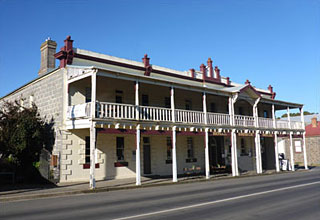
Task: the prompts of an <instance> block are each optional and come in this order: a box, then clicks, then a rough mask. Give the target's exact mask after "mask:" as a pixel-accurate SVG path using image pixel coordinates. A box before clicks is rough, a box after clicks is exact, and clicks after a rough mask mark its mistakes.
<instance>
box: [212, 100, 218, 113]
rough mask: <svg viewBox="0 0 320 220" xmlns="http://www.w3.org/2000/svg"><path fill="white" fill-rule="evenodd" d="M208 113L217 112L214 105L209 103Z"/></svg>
mask: <svg viewBox="0 0 320 220" xmlns="http://www.w3.org/2000/svg"><path fill="white" fill-rule="evenodd" d="M210 112H217V109H216V103H213V102H211V103H210Z"/></svg>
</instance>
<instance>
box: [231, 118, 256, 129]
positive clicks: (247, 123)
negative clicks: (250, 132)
mask: <svg viewBox="0 0 320 220" xmlns="http://www.w3.org/2000/svg"><path fill="white" fill-rule="evenodd" d="M234 122H235V126H242V127H254V117H252V116H246V115H235V116H234Z"/></svg>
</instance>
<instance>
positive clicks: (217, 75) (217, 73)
mask: <svg viewBox="0 0 320 220" xmlns="http://www.w3.org/2000/svg"><path fill="white" fill-rule="evenodd" d="M214 71H215V72H216V77H217V79H219V80H220V69H219V68H218V66H215V67H214Z"/></svg>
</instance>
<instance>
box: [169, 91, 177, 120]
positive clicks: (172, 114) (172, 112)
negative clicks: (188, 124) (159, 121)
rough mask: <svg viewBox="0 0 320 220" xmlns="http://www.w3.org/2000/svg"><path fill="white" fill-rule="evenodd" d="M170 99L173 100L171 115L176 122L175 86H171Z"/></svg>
mask: <svg viewBox="0 0 320 220" xmlns="http://www.w3.org/2000/svg"><path fill="white" fill-rule="evenodd" d="M170 100H171V117H172V119H171V120H172V122H176V118H175V107H174V88H173V86H171V90H170Z"/></svg>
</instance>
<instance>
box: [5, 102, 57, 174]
mask: <svg viewBox="0 0 320 220" xmlns="http://www.w3.org/2000/svg"><path fill="white" fill-rule="evenodd" d="M53 143H54V132H53V119H51V120H50V121H49V122H46V120H45V119H43V118H41V117H40V114H39V112H38V108H37V106H36V105H34V104H33V105H32V107H30V108H27V107H23V106H21V105H19V103H18V102H17V101H15V102H4V104H3V106H2V107H1V109H0V161H1V162H4V161H6V162H7V163H10V165H11V167H14V169H15V171H18V172H19V171H20V173H23V174H26V175H28V174H30V173H28V172H29V171H31V172H32V170H33V164H34V163H35V162H38V161H39V156H40V153H41V150H42V149H43V148H45V149H47V150H48V151H50V152H51V151H52V146H53Z"/></svg>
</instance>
